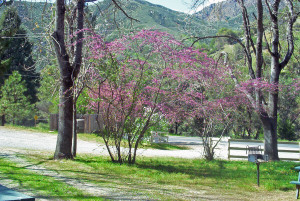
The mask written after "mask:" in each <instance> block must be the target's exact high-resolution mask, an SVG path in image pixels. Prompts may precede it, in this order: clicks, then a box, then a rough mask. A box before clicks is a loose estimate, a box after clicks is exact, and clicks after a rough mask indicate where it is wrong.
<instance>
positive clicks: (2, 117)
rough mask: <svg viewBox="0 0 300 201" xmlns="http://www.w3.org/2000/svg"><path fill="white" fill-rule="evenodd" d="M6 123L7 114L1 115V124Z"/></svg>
mask: <svg viewBox="0 0 300 201" xmlns="http://www.w3.org/2000/svg"><path fill="white" fill-rule="evenodd" d="M4 125H5V114H4V115H2V116H1V126H4Z"/></svg>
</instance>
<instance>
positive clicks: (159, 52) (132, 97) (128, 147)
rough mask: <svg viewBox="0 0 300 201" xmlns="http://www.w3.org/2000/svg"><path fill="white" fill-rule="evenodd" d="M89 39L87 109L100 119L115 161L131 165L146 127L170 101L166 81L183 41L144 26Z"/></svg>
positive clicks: (106, 143) (107, 145) (161, 112)
mask: <svg viewBox="0 0 300 201" xmlns="http://www.w3.org/2000/svg"><path fill="white" fill-rule="evenodd" d="M88 41H89V42H88V46H89V49H90V60H91V61H92V64H93V68H92V70H90V72H89V74H90V80H91V82H92V83H93V87H91V88H90V92H89V96H90V98H91V101H90V104H89V108H90V109H92V110H93V111H94V112H95V113H96V114H98V115H99V117H100V118H97V119H101V120H100V121H99V127H100V128H101V131H100V135H101V136H102V138H103V140H104V142H105V145H106V148H107V150H108V153H109V155H110V157H111V159H112V161H114V162H118V163H120V164H122V163H124V162H128V163H131V164H133V163H135V161H136V154H137V149H138V146H139V144H140V143H141V141H142V140H143V138H144V136H145V133H146V131H147V130H148V128H149V127H150V126H151V125H153V124H154V123H156V122H157V121H158V120H159V119H160V118H161V117H162V116H161V115H162V114H163V111H164V107H165V102H166V101H169V100H168V99H167V96H166V95H165V94H166V92H165V91H164V89H163V85H165V86H166V84H167V81H168V79H169V77H168V76H167V72H168V69H170V67H171V66H172V65H174V63H173V62H172V60H173V57H175V55H174V54H176V53H177V52H178V50H176V48H179V49H181V48H182V45H181V44H180V43H179V42H177V41H176V40H174V38H173V37H172V36H171V35H169V34H167V33H161V32H157V31H146V30H143V31H140V32H138V33H137V34H135V35H127V36H123V37H121V38H120V39H117V40H115V41H112V42H107V43H106V42H104V40H103V39H102V38H101V37H100V36H97V35H93V36H92V37H90V38H89V39H88ZM165 86H164V87H165Z"/></svg>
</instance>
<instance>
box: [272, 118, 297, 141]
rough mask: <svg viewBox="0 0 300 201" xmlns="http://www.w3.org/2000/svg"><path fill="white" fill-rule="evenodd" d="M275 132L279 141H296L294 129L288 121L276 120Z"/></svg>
mask: <svg viewBox="0 0 300 201" xmlns="http://www.w3.org/2000/svg"><path fill="white" fill-rule="evenodd" d="M277 130H278V134H279V137H280V139H282V140H289V141H295V140H297V136H296V132H295V127H294V125H293V123H292V122H291V121H290V120H289V119H283V118H278V125H277Z"/></svg>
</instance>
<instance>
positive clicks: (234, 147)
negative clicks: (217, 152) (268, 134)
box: [228, 139, 300, 161]
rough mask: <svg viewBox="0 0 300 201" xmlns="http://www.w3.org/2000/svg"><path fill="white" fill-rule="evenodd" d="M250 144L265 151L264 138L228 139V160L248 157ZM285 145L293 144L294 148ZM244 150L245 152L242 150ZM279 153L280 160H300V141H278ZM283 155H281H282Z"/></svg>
mask: <svg viewBox="0 0 300 201" xmlns="http://www.w3.org/2000/svg"><path fill="white" fill-rule="evenodd" d="M247 143H248V146H259V145H260V146H261V147H262V148H261V149H260V150H259V151H264V149H263V144H264V141H262V140H233V139H228V160H231V159H247V158H248V155H247V154H246V150H247V145H246V144H247ZM284 145H292V148H289V149H287V148H286V147H285V146H284ZM241 151H244V152H241ZM278 154H279V158H280V160H286V161H300V143H298V142H278ZM280 155H281V156H280Z"/></svg>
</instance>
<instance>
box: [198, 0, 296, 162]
mask: <svg viewBox="0 0 300 201" xmlns="http://www.w3.org/2000/svg"><path fill="white" fill-rule="evenodd" d="M199 2H203V1H200V0H196V1H195V2H194V3H195V5H197V3H199ZM235 2H236V3H237V4H239V6H240V8H241V12H242V16H243V28H244V40H243V42H242V41H240V39H235V40H236V41H237V42H238V43H239V44H240V45H241V46H242V47H243V49H244V53H245V55H246V58H247V59H246V61H247V66H248V71H249V76H250V79H260V78H263V65H264V57H263V48H264V46H263V41H265V43H266V48H267V50H268V53H269V55H270V57H271V66H270V73H269V74H268V77H269V83H270V84H273V85H275V86H277V88H276V90H275V91H270V92H269V93H268V95H267V96H264V94H263V93H262V91H261V90H259V89H255V93H253V94H251V93H249V92H247V91H243V92H244V93H245V95H246V96H247V97H248V99H249V101H250V102H251V104H252V106H253V108H255V110H256V111H257V113H258V115H259V117H260V120H261V122H262V125H263V129H264V137H265V145H264V146H265V154H267V155H269V158H270V159H271V160H279V157H278V147H277V113H278V93H279V90H278V83H279V78H280V73H281V71H282V70H283V69H284V68H285V67H286V65H287V64H288V63H289V61H290V59H291V57H292V55H293V53H294V40H295V39H294V36H293V27H294V24H295V22H296V20H297V18H298V16H299V11H297V9H296V8H299V1H293V0H285V1H283V0H264V1H263V0H256V1H255V3H256V10H257V13H256V14H253V15H254V18H255V20H256V22H255V25H256V26H251V23H250V17H249V15H250V14H249V13H248V10H247V8H246V6H245V2H246V0H235ZM280 3H285V6H283V5H282V4H281V5H280ZM284 7H285V8H287V11H286V12H287V13H286V15H285V17H284V18H283V20H284V23H280V22H279V19H280V16H279V15H280V11H282V12H284V11H283V9H284ZM265 11H267V15H264V12H265ZM266 19H269V20H270V28H269V29H270V33H271V35H272V38H271V39H270V41H268V40H267V37H266V35H265V30H266V27H265V25H264V21H265V20H266ZM280 26H286V27H285V29H286V31H285V33H282V35H284V36H286V43H287V46H288V48H287V50H286V52H281V49H280V37H281V35H280V32H279V28H280ZM254 29H255V30H256V37H257V39H256V43H255V41H254V39H253V38H254V35H253V33H254V32H253V30H254ZM213 37H229V38H230V36H206V37H198V38H196V40H201V39H203V38H213ZM252 53H254V56H253V54H252ZM282 55H283V56H282ZM253 60H255V62H252V61H253ZM254 63H255V64H254ZM231 73H232V78H233V80H234V82H235V84H236V86H237V87H238V86H239V81H238V79H237V78H236V77H235V76H234V74H233V72H231Z"/></svg>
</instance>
